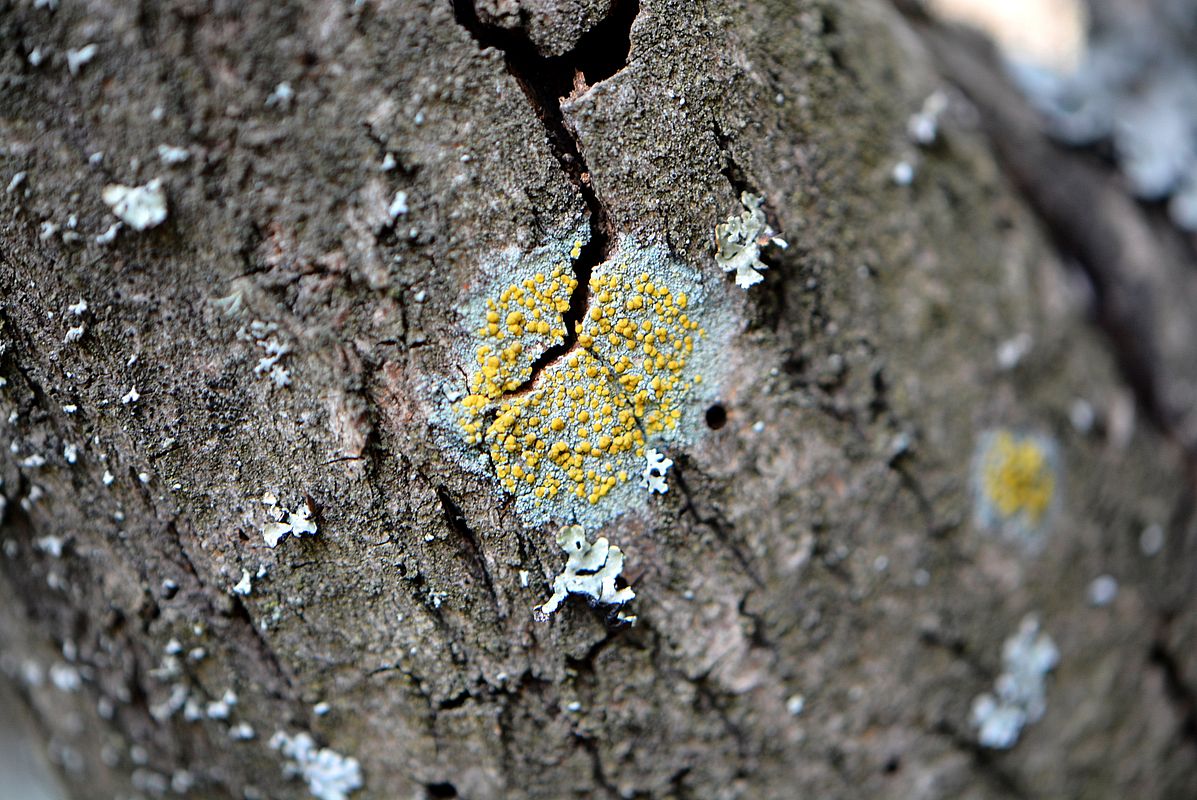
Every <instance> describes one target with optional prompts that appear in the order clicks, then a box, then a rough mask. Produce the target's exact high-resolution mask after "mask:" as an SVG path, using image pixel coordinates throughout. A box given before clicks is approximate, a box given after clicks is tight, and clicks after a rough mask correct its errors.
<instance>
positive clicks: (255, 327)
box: [218, 294, 291, 389]
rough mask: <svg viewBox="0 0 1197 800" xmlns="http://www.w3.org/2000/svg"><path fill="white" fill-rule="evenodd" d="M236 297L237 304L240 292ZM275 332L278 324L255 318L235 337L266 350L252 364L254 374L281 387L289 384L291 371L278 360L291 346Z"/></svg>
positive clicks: (285, 354) (289, 350)
mask: <svg viewBox="0 0 1197 800" xmlns="http://www.w3.org/2000/svg"><path fill="white" fill-rule="evenodd" d="M236 298H237V299H236V302H237V303H238V304H239V303H240V294H237V295H236ZM226 299H227V298H226ZM218 302H219V301H218ZM277 332H278V325H276V324H275V323H273V322H263V321H262V320H260V319H255V320H254V321H253V322H251V323H249V328H248V329H246V328H244V327H242V328H241V329H240V330H238V331H237V338H238V339H240V340H241V341H243V342H253V343H254V344H256V345H257V346H258V347H260V348H262V349H263V350H265V351H266V355H264V356H262V357H261V358H259V359H258V363H257V364H256V365H254V375H265V376H267V377H269V378H270V380H271V381H272V382H273V383H274V385H275V386H277V387H278V388H280V389H282V388H284V387H287V386H290V385H291V371H290V370H288V369H287V368H286V367H284V366H283V365H282V364H280V363H279V362H280V361H282V360H283V358H284V357H285V356H287V355H288V354H289V353H290V352H291V348H290V347H289V346H288V345H286V344H284V343H283V342H280V341H279V338H278V336H276V335H275V334H276V333H277Z"/></svg>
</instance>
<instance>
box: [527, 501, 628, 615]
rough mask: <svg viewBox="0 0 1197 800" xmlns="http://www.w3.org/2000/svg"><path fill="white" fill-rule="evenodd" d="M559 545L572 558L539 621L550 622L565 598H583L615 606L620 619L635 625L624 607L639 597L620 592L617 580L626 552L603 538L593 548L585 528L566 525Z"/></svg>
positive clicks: (539, 612) (540, 609)
mask: <svg viewBox="0 0 1197 800" xmlns="http://www.w3.org/2000/svg"><path fill="white" fill-rule="evenodd" d="M557 544H558V545H559V546H560V547H561V549H562V550H564V551H565V552H566V553H567V554H568V556H569V558H568V559H567V560H566V564H565V569H563V570H561V574H560V575H558V576H557V577H556V578H554V579H553V594H552V596H551V597H550V598H549V599H548V601H546V602H545V604H544V605H542V606H539V607H538V608H537V609H536V617H537V618H538V619H540V620H542V621H543V620H547V619H548V618H549V616H550V615H551V614H553V613H555V612H556V611H557V609H558V608H560V607H561V604H562V603H564V602H565V598H566V597H568V596H569V595H571V594H579V595H582V596H584V597H587V598H589V600H590V602H591V604H595V605H606V606H615V607H616V610H615V612H614V614H615V617H616V619H618V620H620V621H621V622H627V623H629V624H630V623H633V622H635V621H636V618H635V617H633V616H629V615H627V614H625V613H624V612H623V608H622V607H623V606H624V605H625V604H626V603H628V602H630V601H631V600H633V599H635V597H636V593H635V592H634V591H632V588H631V587H630V586H624V587H622V588H619V587H617V586H616V580H617V579H618V578H619V576H620V573H622V572H623V560H624V559H623V551H622V550H620V549H619V548H618V547H616V546H615V545H613V544H611V543H610V542H608V541H607V538H606V537H605V536H600V537H599V538H598V539H596V540H595V541H594V544H591V543H590V542H589V541H587V539H586V529H585V528H583V527H582V526H581V525H566V526H565V527H564V528H562V529H561V530H560V531H558V532H557Z"/></svg>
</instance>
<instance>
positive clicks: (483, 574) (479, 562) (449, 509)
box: [436, 485, 507, 619]
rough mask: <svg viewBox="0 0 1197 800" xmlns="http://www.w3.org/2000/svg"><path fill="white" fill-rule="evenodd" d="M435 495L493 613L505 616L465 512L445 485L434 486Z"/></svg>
mask: <svg viewBox="0 0 1197 800" xmlns="http://www.w3.org/2000/svg"><path fill="white" fill-rule="evenodd" d="M436 497H437V499H438V500H439V501H440V504H441V510H442V511H444V513H445V521H446V522H447V523H448V525H449V530H451V531H453V532H454V533H456V534H457V537H458V541H459V542H460V544H461V545H462V546H461V550H462V551H463V552H464V554H465V555H466V556H467V557H468V560H469V561H470V562H471V563H472V564H474V565H475V567H476V568H477V569H476V571H477V572H478V577H479V578H480V579H481V580H482V583H483V585H484V586H486V591H487V593H488V594H489V595H490V602H491V604H492V605H493V606H494V608H495V615H496V616H497V617H498V618H499V619H504V618H506V616H507V615H506V614H505V613H504V612H503V607H502V605H501V604H500V603H499V594H498V592H497V591H496V590H495V581H494V578H493V577H491V574H490V569H489V568H488V567H487V565H486V554H485V553H483V552H482V543H481V542H480V541H479V540H478V535H477V534H476V533H474V531H473V529H472V528H471V527H470V526H469V524H468V523H467V522H466V518H465V514H463V513H462V511H461V507H460V506H459V505H457V503H456V502H455V501H454V500H453V497H452V496H451V495H450V494H449V489H448V488H447V487H445V486H443V485H442V486H437V487H436Z"/></svg>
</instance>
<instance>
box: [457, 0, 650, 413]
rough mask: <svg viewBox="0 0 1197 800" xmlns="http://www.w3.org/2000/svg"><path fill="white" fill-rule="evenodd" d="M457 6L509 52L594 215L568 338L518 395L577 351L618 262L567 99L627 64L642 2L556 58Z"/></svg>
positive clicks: (617, 7) (615, 12)
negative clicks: (600, 288)
mask: <svg viewBox="0 0 1197 800" xmlns="http://www.w3.org/2000/svg"><path fill="white" fill-rule="evenodd" d="M452 5H453V13H454V16H455V17H456V19H457V23H458V24H459V25H461V26H462V27H463V28H465V29H466V30H467V31H469V33H470V35H471V36H472V37H473V38H474V40H475V41H476V42H478V44H479V45H480V46H482V47H493V48H495V49H497V50H499V51H500V52H502V53H503V54H504V60H505V62H506V65H507V70H508V72H510V73H511V75H512V77H513V78H515V80H516V82H517V83H518V84H519V86H520V88H521V89H522V90H523V92H524V95H525V96H526V97H527V98H528V102H529V104H530V105H531V106H532V110H533V111H534V112H535V113H536V116H537V118H538V119H539V120H540V122H541V124H542V125H543V126H544V129H545V133H546V135H547V137H548V141H549V145H550V148H551V149H552V151H553V155H554V156H555V157H556V158H557V161H558V163H559V164H560V165H561V169H562V171H564V172H565V175H566V177H567V178H569V181H570V183H572V184H573V185H574V187H575V188H576V189H577V190H578V192H579V193H580V194H581V195H582V200H583V202H584V203H585V205H586V209H587V211H588V212H589V213H590V222H589V227H590V240H589V241H588V242H587V243H586V244H585V245H583V247H582V249H581V252H580V253H579V255H578V257H577V258H576V259H575V260H574V263H573V271H574V277H575V278H576V279H577V286H575V287H574V291H573V293H572V295H571V296H570V302H569V309H568V310H567V311H566V312H565V313H564V314H563V315H562V321H563V322H564V327H565V338H564V340H563V341H562V342H561V343H560V344H556V345H553V346H552V347H550V348H548V349H547V350H545V351H544V352H543V353H542V354H541V355H540V357H539V358H537V359H536V360H535V361H534V362H532V368H531V373H530V375H529V376H528V379H527V380H525V381H524V382H523V383H522V384H520V386H519V387H517V388H516V389H514V390H512V391H510V392H507V393H505V394H506V395H518V394H522V393H524V392H526V391H528V390H530V389H531V388H532V387H533V386H535V384H536V379H537V378H538V377H539V376H540V374H541V372H542V371H543V370H544V368H545V367H547V366H549V365H550V364H552V363H554V362H555V361H557V360H558V359H560V358H561V357H562V356H564V355H566V354H567V353H569V352H570V351H571V350H573V349H574V347H575V346H576V345H577V342H578V329H579V327H580V325H581V321H582V320H583V318H584V317H585V316H586V311H587V308H588V307H589V304H590V276H591V273H592V272H593V270H594V267H596V266H597V265H599V264H601V263H602V262H604V261H606V260H607V259H608V258H609V257H610V255H611V252H612V250H613V249H614V246H615V224H614V223H613V222H612V220H611V216H610V214H609V213H608V211H607V207H606V205H605V204H604V203H603V202H602V200H601V199H600V198H599V196H598V194H597V192H595V190H594V186H593V185H592V184H591V182H590V171H589V169H588V168H587V166H586V161H585V159H584V158H583V156H582V152H581V147H580V145H579V142H578V137H577V134H576V133H575V132H574V131H573V130H571V128H570V127H569V125H568V124H567V123H566V120H565V116H564V114H563V112H562V107H561V101H562V99H564V98H565V97H567V96H569V95H570V93H571V92H573V91H575V90H576V89H577V88H579V86H578V84H579V81H580V82H581V83H582V84H583V85H586V84H589V85H594V84H595V83H598V82H599V81H602V80H606V79H607V78H609V77H611V76H612V75H614V74H615V73H616V72H618V71H619V70H620V69H622V68H623V67H624V66H626V64H627V56H628V52H629V51H630V47H631V26H632V22H633V21H634V20H635V19H636V16H637V15H638V14H639V11H640V3H639V0H620V1H619V2H616V3H615V4H614V5H613V7H612V9H611V12H610V14H609V15H608V17H607V19H605V20H604V21H603V22H602V23H600V24H599V25H598V26H596V27H595V28H594V29H593V30H591V31H589V32H588V33H587V34H585V35H584V36H583V37H582V38H581V39H580V40H579V41H578V44H577V45H576V46H575V47H574V49H573V50H571V51H570V52H568V53H565V54H564V55H561V56H554V57H545V56H542V55H541V54H540V53H539V52H538V51H537V50H536V48H535V46H534V45H533V44H532V43H531V42H530V41H528V40H527V39H526V38H525V37H523V36H521V35H519V34H517V33H514V32H512V31H509V30H506V29H503V28H499V27H497V26H493V25H486V24H484V23H483V22H482V21H481V19H479V17H478V11H477V9H476V8H475V6H474V3H473V0H452ZM613 44H614V45H615V46H614V47H612V45H613Z"/></svg>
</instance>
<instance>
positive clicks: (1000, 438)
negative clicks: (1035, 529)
mask: <svg viewBox="0 0 1197 800" xmlns="http://www.w3.org/2000/svg"><path fill="white" fill-rule="evenodd" d="M981 472H982V474H981V483H982V490H983V492H984V499H985V500H986V501H987V502H989V503H990V504H992V506H993V507H994V508H995V509H996V510H997V512H998V514H999V515H1000V516H1001V517H1003V518H1005V519H1010V518H1013V517H1016V516H1019V515H1022V516H1025V518H1026V520H1027V521H1028V522H1030V524H1031V525H1038V524H1039V523H1040V521H1041V520H1042V519H1043V517H1044V514H1046V513H1047V510H1048V508H1049V507H1050V506H1051V502H1052V498H1053V497H1054V496H1055V491H1056V477H1055V470H1054V469H1053V466H1052V464H1051V459H1050V457H1049V453H1048V451H1047V449H1046V448H1045V446H1044V445H1043V444H1042V443H1041V442H1040V441H1039V440H1037V439H1035V438H1033V437H1025V438H1018V437H1016V436H1014V435H1013V434H1012V433H1010V432H1008V431H999V432H997V433H996V434H994V435H993V438H992V441H991V442H990V444H989V447H988V448H987V450H986V451H985V454H984V456H983V460H982V464H981Z"/></svg>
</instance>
